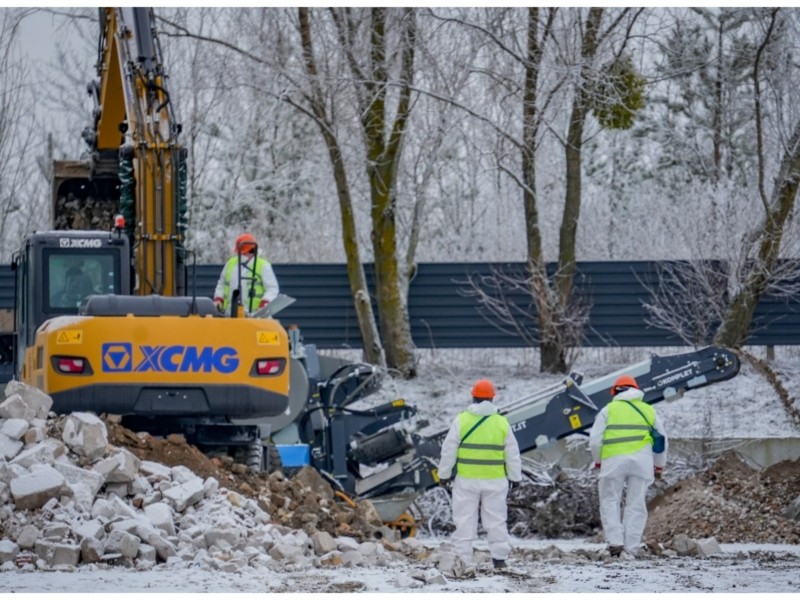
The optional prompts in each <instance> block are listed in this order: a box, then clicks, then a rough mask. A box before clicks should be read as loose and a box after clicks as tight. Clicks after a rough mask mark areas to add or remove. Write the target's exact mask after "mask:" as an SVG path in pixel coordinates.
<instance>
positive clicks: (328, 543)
mask: <svg viewBox="0 0 800 600" xmlns="http://www.w3.org/2000/svg"><path fill="white" fill-rule="evenodd" d="M311 543H312V544H313V547H314V554H316V555H317V556H322V555H323V554H328V553H329V552H333V551H334V550H336V540H335V539H333V536H332V535H331V534H330V533H328V532H327V531H318V532H316V533H315V534H313V535H312V536H311Z"/></svg>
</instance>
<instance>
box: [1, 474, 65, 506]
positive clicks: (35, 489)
mask: <svg viewBox="0 0 800 600" xmlns="http://www.w3.org/2000/svg"><path fill="white" fill-rule="evenodd" d="M10 488H11V495H12V497H13V498H14V504H16V506H17V509H18V510H30V509H33V508H40V507H42V506H44V504H45V503H46V502H47V501H48V500H50V499H51V498H56V497H60V496H61V494H62V493H65V492H66V493H69V488H68V487H67V482H66V480H65V479H64V476H63V475H61V473H59V472H58V471H56V470H55V469H54V468H53V467H50V466H47V465H42V468H41V469H37V470H36V471H34V472H32V473H30V474H28V475H23V476H21V477H17V478H16V479H12V480H11V483H10Z"/></svg>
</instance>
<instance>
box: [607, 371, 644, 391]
mask: <svg viewBox="0 0 800 600" xmlns="http://www.w3.org/2000/svg"><path fill="white" fill-rule="evenodd" d="M629 387H632V388H636V389H637V390H638V389H639V384H638V383H636V380H635V379H634V378H633V377H631V376H630V375H620V376H619V377H617V380H616V381H615V382H614V385H612V386H611V395H612V396H616V395H617V388H629ZM620 391H622V390H620Z"/></svg>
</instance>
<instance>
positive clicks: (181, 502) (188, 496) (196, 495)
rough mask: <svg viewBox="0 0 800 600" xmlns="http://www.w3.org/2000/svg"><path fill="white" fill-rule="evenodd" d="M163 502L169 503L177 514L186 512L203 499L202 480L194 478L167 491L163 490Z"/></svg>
mask: <svg viewBox="0 0 800 600" xmlns="http://www.w3.org/2000/svg"><path fill="white" fill-rule="evenodd" d="M163 493H164V500H166V501H167V502H169V503H170V504H171V505H172V507H173V508H174V509H175V510H177V511H178V512H183V511H184V510H186V507H187V506H192V505H194V504H197V503H198V502H200V500H202V499H203V480H202V479H200V478H199V477H195V478H194V479H191V480H189V481H187V482H186V483H182V484H180V485H177V486H175V487H171V488H169V489H168V490H164V492H163Z"/></svg>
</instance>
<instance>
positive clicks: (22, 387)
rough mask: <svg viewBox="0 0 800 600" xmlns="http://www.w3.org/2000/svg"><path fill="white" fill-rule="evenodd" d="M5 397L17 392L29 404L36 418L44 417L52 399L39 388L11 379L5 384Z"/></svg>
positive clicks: (51, 404) (51, 403) (50, 406)
mask: <svg viewBox="0 0 800 600" xmlns="http://www.w3.org/2000/svg"><path fill="white" fill-rule="evenodd" d="M5 394H6V397H9V396H12V395H14V394H18V395H19V396H21V397H22V399H23V400H24V401H25V403H26V404H27V405H28V406H30V407H31V408H32V409H33V410H34V413H35V415H36V417H35V418H37V419H46V418H47V415H48V413H49V412H50V408H52V406H53V399H52V398H51V397H50V396H48V395H47V394H45V393H44V392H43V391H42V390H40V389H39V388H35V387H33V386H30V385H27V384H25V383H22V382H21V381H17V380H11V381H9V382H8V383H7V384H6V389H5Z"/></svg>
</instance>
